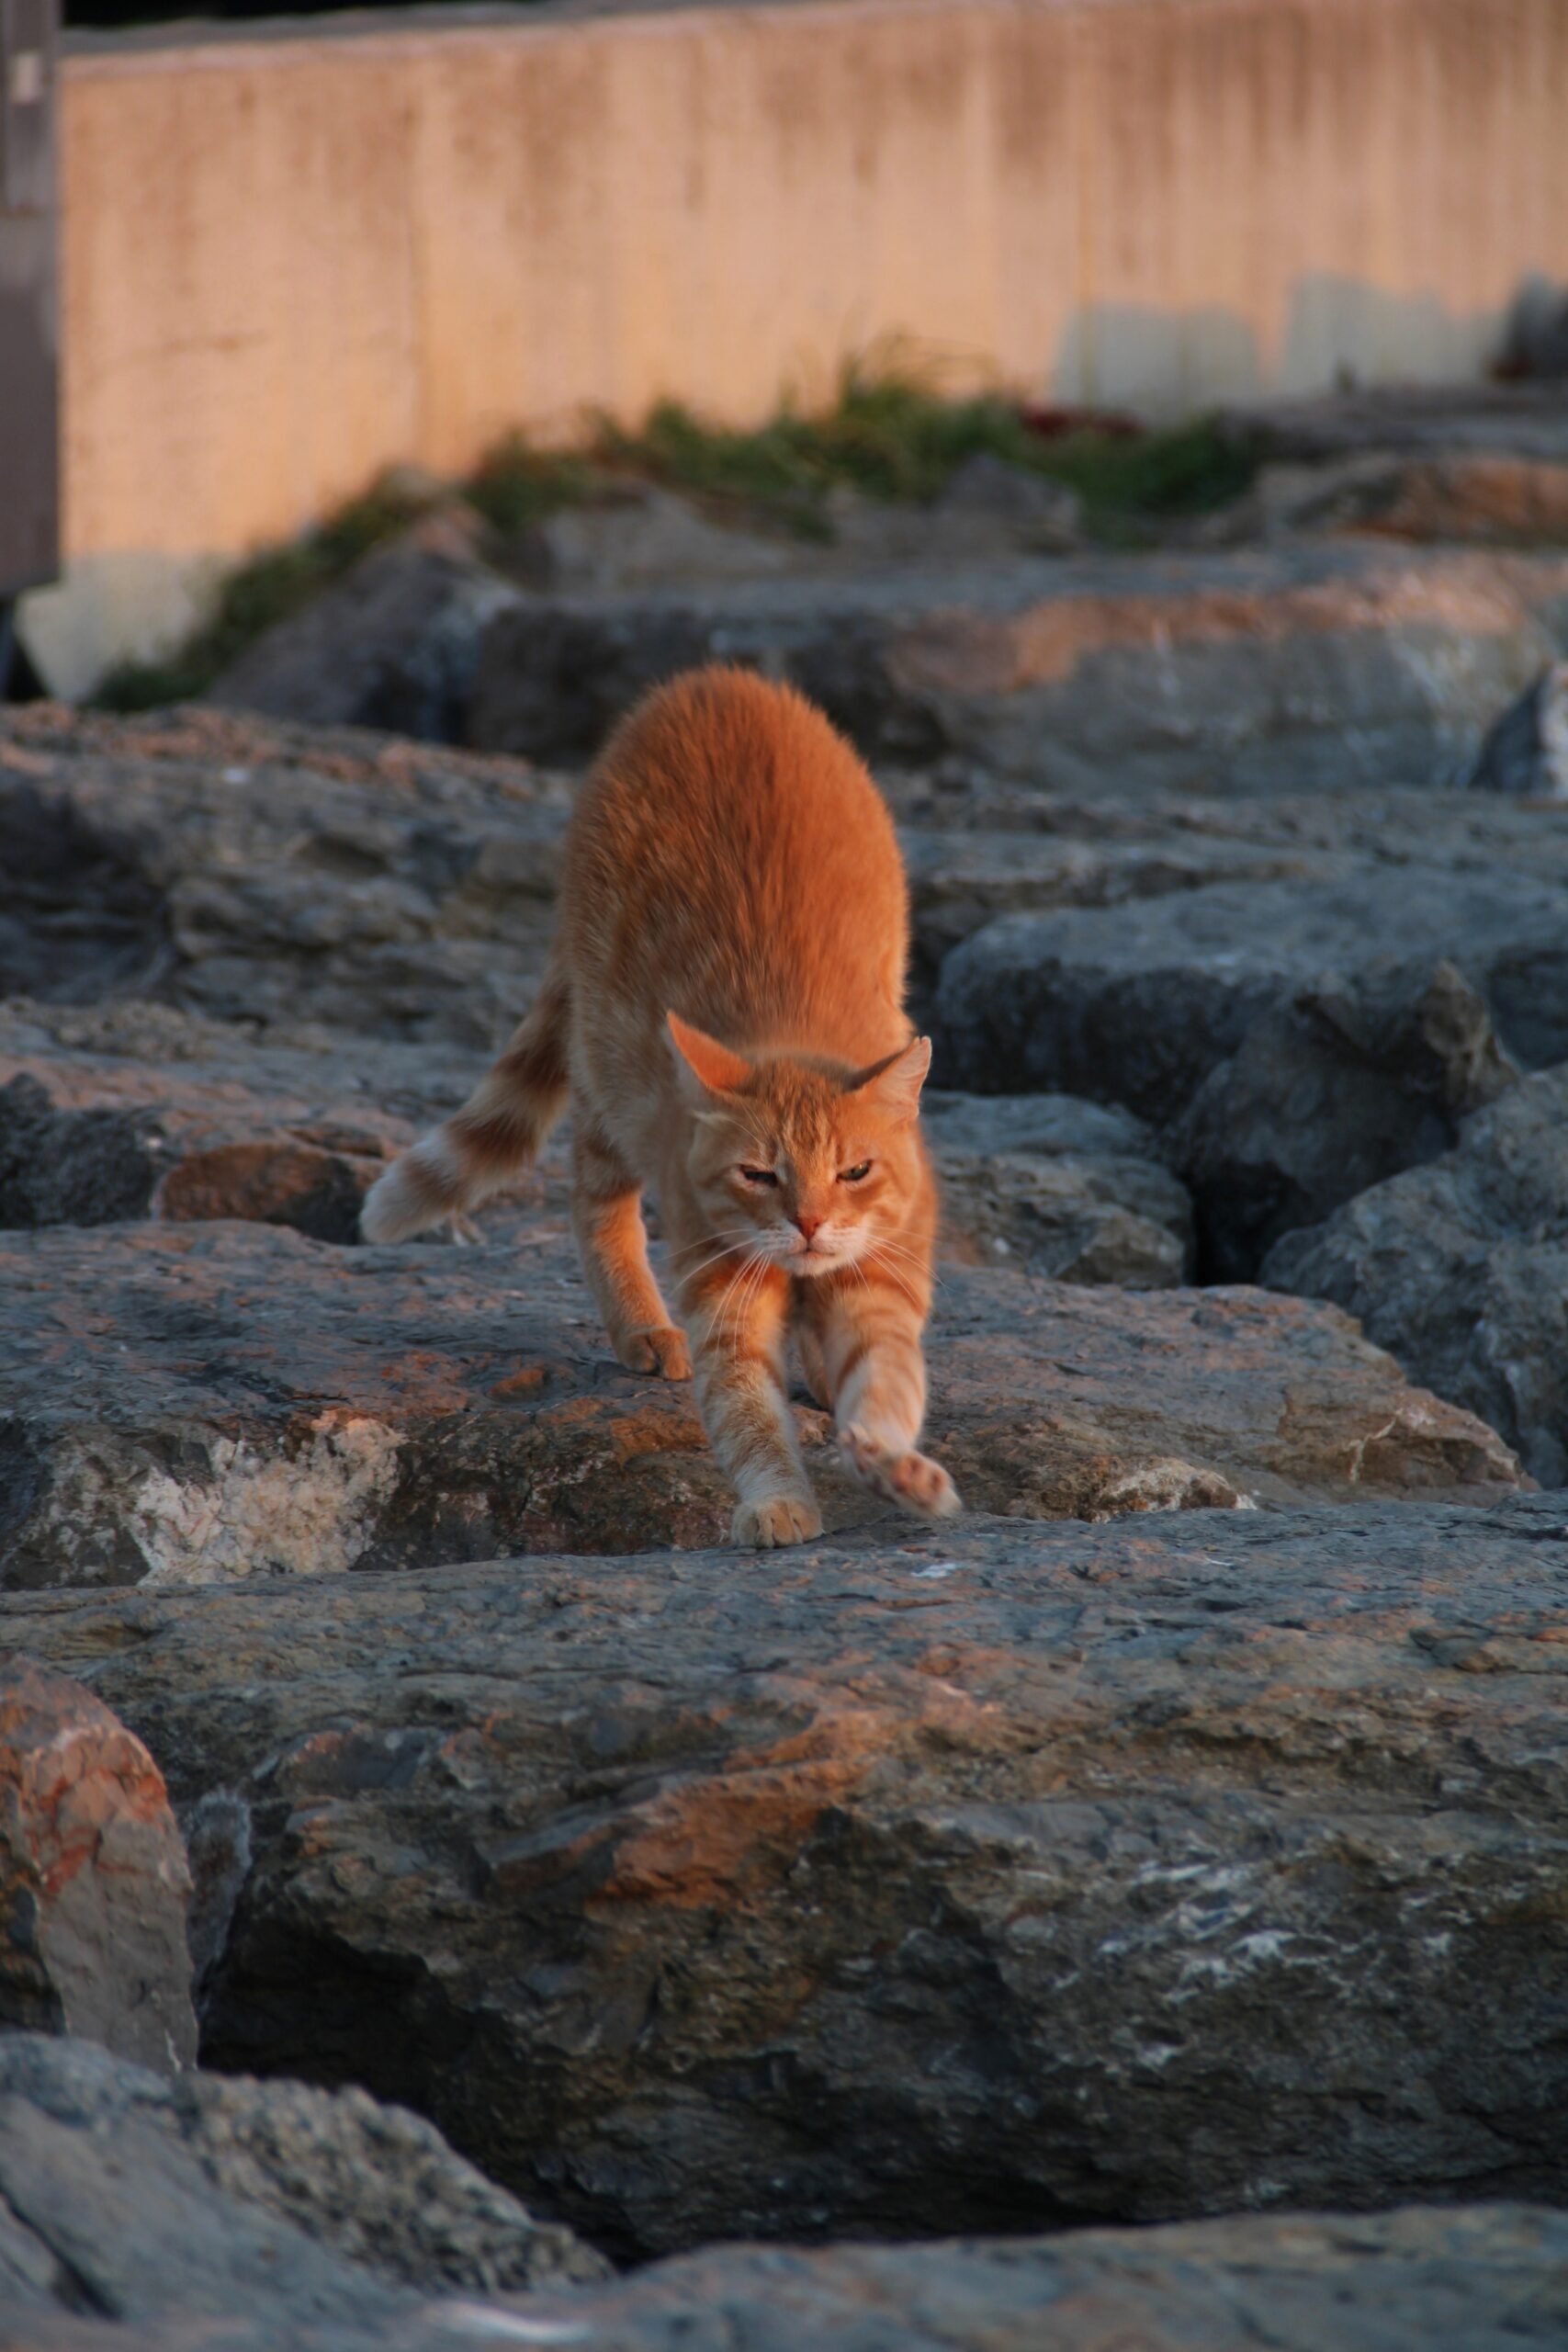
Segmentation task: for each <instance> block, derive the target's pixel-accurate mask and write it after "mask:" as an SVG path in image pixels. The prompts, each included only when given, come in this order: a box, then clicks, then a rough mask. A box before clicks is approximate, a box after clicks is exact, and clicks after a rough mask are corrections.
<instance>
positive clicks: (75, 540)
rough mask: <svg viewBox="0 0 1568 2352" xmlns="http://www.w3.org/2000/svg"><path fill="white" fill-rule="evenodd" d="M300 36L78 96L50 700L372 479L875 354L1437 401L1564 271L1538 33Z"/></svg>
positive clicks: (871, 16)
mask: <svg viewBox="0 0 1568 2352" xmlns="http://www.w3.org/2000/svg"><path fill="white" fill-rule="evenodd" d="M345 24H352V25H353V26H354V29H352V30H348V29H345V28H344V26H345ZM62 108H63V121H62V154H63V239H64V245H63V260H64V288H65V292H64V304H65V309H64V334H63V356H64V439H65V537H66V545H67V549H68V554H69V560H70V565H71V573H70V584H69V591H68V592H61V591H51V592H47V593H46V594H45V595H44V596H43V597H42V598H40V599H39V600H37V601H36V602H35V603H34V604H33V605H32V606H31V608H30V611H29V614H28V629H29V633H30V640H31V642H32V644H33V647H34V649H35V652H36V653H37V655H38V656H39V657H40V658H41V659H42V661H43V662H44V663H45V665H46V667H47V668H48V669H49V671H50V673H51V676H52V678H53V679H54V680H55V681H57V682H58V683H59V684H61V685H62V686H64V687H69V688H73V689H74V688H80V687H81V686H82V685H83V684H84V683H85V681H86V680H87V679H88V678H89V677H90V676H91V675H92V674H93V673H94V672H95V671H96V669H97V668H98V667H99V666H100V665H101V663H102V662H103V660H104V659H105V658H106V656H107V654H108V653H109V652H111V651H116V650H125V649H126V648H128V647H132V646H134V647H137V648H139V649H144V648H147V647H149V646H150V645H151V644H152V643H153V642H155V641H156V640H157V639H159V638H160V637H161V636H166V635H168V634H169V633H170V631H171V630H173V629H175V628H177V627H179V626H180V625H181V624H182V623H183V622H184V621H185V620H186V619H187V618H188V616H189V615H190V612H191V610H192V608H193V606H192V599H193V597H196V598H199V595H200V594H201V592H202V590H203V587H204V583H205V582H207V581H208V580H209V578H210V576H211V573H212V569H213V566H214V564H215V563H216V562H217V561H219V560H232V559H233V558H234V557H235V556H236V555H238V554H239V553H241V552H243V551H244V550H246V549H249V548H254V547H255V546H257V545H258V544H260V543H262V542H265V541H266V540H268V539H272V538H276V537H281V536H285V535H287V534H289V533H292V532H294V531H296V530H298V529H299V527H300V526H303V525H305V524H307V523H309V522H310V520H311V519H312V517H314V516H316V515H319V514H321V511H322V510H323V509H324V508H326V507H328V506H330V505H332V504H333V503H334V502H336V501H339V500H341V499H343V498H344V497H345V496H347V495H349V494H351V493H353V492H355V491H356V490H358V489H360V488H362V487H363V486H364V484H365V483H366V482H367V480H368V479H369V478H370V476H372V475H373V474H374V473H375V471H376V470H377V469H378V467H380V466H382V465H384V464H385V463H387V462H389V461H390V460H394V459H399V458H414V459H418V460H420V461H422V462H423V463H424V464H426V465H428V466H431V467H434V468H436V469H441V470H448V469H451V470H456V469H461V468H464V467H466V466H468V465H469V464H470V463H471V462H472V461H473V460H474V459H475V458H477V457H478V456H479V454H480V453H481V452H482V451H483V450H484V448H485V447H487V445H488V444H490V443H491V442H492V441H493V440H494V439H495V438H496V437H497V435H500V434H502V432H504V431H505V430H506V429H507V428H508V427H509V426H512V425H514V424H525V425H527V426H529V427H530V428H533V429H536V430H539V431H542V432H545V433H549V434H556V435H559V434H562V433H566V432H569V431H570V428H571V426H572V424H573V421H574V419H575V418H576V417H577V415H578V414H579V413H580V412H581V409H582V407H583V406H584V404H593V405H598V406H601V407H604V408H607V409H610V410H612V411H614V412H615V413H616V414H617V415H619V416H620V417H622V418H624V419H626V420H630V421H635V420H636V419H637V418H638V417H639V416H640V415H641V414H642V413H644V412H645V411H646V410H647V408H648V406H649V403H650V402H651V401H654V400H656V399H658V398H659V397H660V395H664V394H673V395H676V396H678V397H681V398H682V399H685V400H687V401H691V402H693V403H694V404H696V405H698V406H700V407H701V408H702V409H704V410H705V411H707V412H709V413H712V414H714V415H716V416H718V417H722V418H726V419H729V420H734V421H745V420H749V419H754V418H758V417H761V415H763V414H764V413H766V412H767V411H768V410H769V409H770V408H771V407H772V406H773V404H774V402H775V401H776V400H777V399H778V396H779V394H780V392H781V390H784V389H785V388H786V387H788V388H794V389H795V390H797V391H799V392H801V393H803V394H804V395H806V396H807V397H810V396H812V395H813V394H816V393H819V392H826V391H827V390H829V388H830V385H831V381H832V378H833V375H834V371H835V369H836V368H837V366H838V364H839V362H840V360H841V359H842V358H843V357H844V356H847V355H851V354H856V353H864V352H866V351H867V350H869V349H872V348H874V347H875V346H876V345H878V344H879V343H880V342H882V341H883V340H884V339H886V338H891V337H898V336H903V337H907V338H909V339H910V340H911V342H912V343H913V344H914V345H918V346H919V349H921V350H922V351H923V352H925V353H927V354H936V355H940V356H941V357H942V359H943V360H944V362H946V363H947V364H948V365H949V367H950V368H951V370H952V377H953V382H954V383H955V384H966V383H977V382H981V381H991V380H998V379H999V380H1000V381H1002V382H1004V383H1006V384H1009V385H1015V386H1018V387H1021V388H1025V389H1027V390H1031V391H1032V392H1034V393H1037V394H1041V393H1047V392H1050V393H1055V394H1056V395H1059V396H1060V397H1062V398H1063V399H1066V400H1073V401H1079V400H1093V401H1114V402H1118V403H1122V402H1125V403H1132V404H1135V405H1137V406H1139V407H1142V408H1145V409H1148V410H1150V411H1161V410H1164V411H1170V410H1175V409H1183V408H1189V407H1191V406H1193V405H1195V404H1201V403H1202V402H1205V401H1213V400H1215V399H1218V398H1221V397H1224V398H1231V397H1237V396H1249V395H1252V394H1255V393H1262V392H1268V391H1269V390H1276V389H1278V390H1301V389H1305V388H1311V387H1314V386H1319V385H1325V384H1327V383H1329V382H1331V381H1332V380H1333V379H1334V376H1335V373H1336V371H1337V369H1338V368H1342V367H1348V368H1354V369H1355V370H1356V371H1357V373H1358V374H1359V375H1361V376H1363V377H1387V376H1392V375H1408V376H1416V377H1428V378H1430V377H1439V376H1452V375H1455V374H1460V373H1465V372H1469V371H1472V370H1473V369H1474V368H1476V367H1477V365H1478V364H1479V362H1480V360H1481V358H1482V356H1483V354H1484V352H1485V351H1486V349H1487V347H1488V346H1489V345H1490V344H1491V342H1492V341H1493V339H1494V337H1495V331H1496V325H1497V322H1498V318H1499V315H1500V312H1501V311H1502V310H1503V308H1504V307H1505V305H1506V301H1507V299H1508V297H1509V295H1510V293H1511V292H1512V290H1513V289H1514V288H1515V287H1516V285H1517V282H1518V280H1519V279H1520V277H1522V276H1523V275H1524V274H1525V273H1526V272H1527V271H1531V270H1544V271H1547V272H1549V273H1554V274H1556V275H1558V276H1563V275H1568V0H793V5H780V6H729V7H713V8H686V9H682V10H679V11H675V12H671V13H660V14H654V13H645V14H615V15H570V16H553V17H552V16H549V15H546V14H543V13H541V12H539V11H536V10H531V11H523V12H518V13H517V14H516V15H513V16H509V17H504V18H502V19H500V20H496V21H490V22H478V23H476V22H462V23H453V22H452V21H451V20H450V19H448V20H447V22H446V23H445V24H442V25H441V26H439V27H438V28H437V27H433V26H431V25H430V24H429V23H419V24H392V23H389V22H388V21H387V20H386V19H378V18H360V19H356V20H342V21H340V23H339V24H338V25H337V26H336V27H335V28H333V27H332V26H331V23H330V20H329V27H328V28H327V29H324V30H323V29H321V20H320V19H316V20H312V21H311V23H310V27H309V28H295V27H294V26H290V25H281V26H277V27H275V28H269V29H268V30H267V32H266V33H265V35H262V36H253V35H246V34H241V35H239V36H238V37H235V38H232V39H230V38H227V37H225V38H222V39H220V40H210V39H209V40H197V41H192V40H163V41H160V42H156V43H153V44H150V45H148V44H144V45H98V46H95V47H94V48H93V49H92V50H91V51H87V52H80V51H79V52H78V53H77V54H75V55H73V57H72V58H71V59H70V61H69V62H68V64H67V68H66V72H65V77H64V83H63V90H62Z"/></svg>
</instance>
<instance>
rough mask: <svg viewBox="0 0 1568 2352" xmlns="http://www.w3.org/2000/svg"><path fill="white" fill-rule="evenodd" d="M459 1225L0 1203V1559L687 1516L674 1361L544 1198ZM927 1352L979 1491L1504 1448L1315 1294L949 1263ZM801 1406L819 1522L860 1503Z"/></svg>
mask: <svg viewBox="0 0 1568 2352" xmlns="http://www.w3.org/2000/svg"><path fill="white" fill-rule="evenodd" d="M489 1229H490V1230H491V1232H493V1233H494V1234H495V1237H496V1238H495V1239H494V1240H493V1241H492V1242H491V1243H490V1244H489V1245H487V1246H481V1247H479V1248H470V1249H467V1250H455V1249H451V1248H443V1247H440V1246H428V1245H416V1246H413V1247H411V1248H403V1249H398V1250H369V1249H360V1250H340V1249H335V1248H333V1247H332V1246H331V1245H329V1244H325V1243H321V1242H312V1241H310V1240H309V1239H306V1238H303V1237H301V1236H300V1235H298V1234H296V1233H294V1232H291V1231H288V1229H286V1228H283V1227H269V1226H265V1225H260V1226H244V1225H235V1224H225V1223H214V1224H205V1225H190V1226H186V1227H178V1228H172V1227H158V1226H118V1227H98V1228H96V1229H93V1230H82V1231H79V1230H74V1229H72V1228H69V1227H53V1228H51V1229H49V1230H45V1231H39V1232H15V1233H4V1234H0V1344H3V1345H4V1348H5V1351H6V1362H7V1363H8V1366H9V1369H10V1381H11V1385H10V1398H11V1402H10V1404H9V1407H8V1409H7V1411H6V1417H5V1419H4V1420H3V1421H0V1585H3V1586H5V1587H6V1588H9V1589H17V1587H31V1586H44V1585H56V1584H101V1583H109V1584H122V1583H137V1582H141V1581H142V1580H143V1579H150V1580H152V1582H154V1583H167V1584H179V1585H187V1584H206V1583H211V1582H215V1581H222V1580H225V1579H229V1578H232V1577H247V1576H251V1575H254V1574H257V1573H263V1574H277V1573H285V1574H314V1573H319V1572H321V1571H331V1570H338V1569H345V1568H350V1567H355V1566H358V1567H367V1568H368V1567H398V1566H411V1565H414V1564H418V1563H423V1562H429V1561H434V1560H452V1559H464V1558H472V1557H475V1556H483V1555H493V1554H496V1553H499V1552H503V1551H562V1550H564V1551H586V1552H596V1551H635V1550H641V1549H646V1548H649V1547H650V1546H664V1545H670V1544H676V1545H694V1544H710V1543H714V1542H716V1541H718V1540H719V1538H720V1537H721V1535H722V1533H723V1532H724V1531H725V1529H726V1528H727V1527H728V1516H729V1510H730V1505H731V1500H732V1498H731V1497H730V1494H729V1491H728V1487H726V1485H725V1482H724V1480H723V1478H722V1476H721V1475H720V1473H719V1471H718V1468H717V1465H716V1463H715V1462H714V1460H713V1458H712V1455H711V1453H710V1452H709V1450H708V1446H707V1443H706V1441H705V1437H704V1434H703V1431H702V1428H701V1425H700V1423H699V1421H698V1419H697V1417H696V1413H695V1410H694V1406H693V1403H692V1395H691V1390H690V1388H689V1386H687V1385H683V1384H682V1385H677V1384H673V1383H670V1382H663V1381H652V1380H648V1379H645V1378H641V1377H638V1376H637V1375H635V1374H631V1373H627V1372H625V1371H623V1370H622V1369H621V1368H620V1367H619V1366H618V1365H617V1364H615V1363H614V1361H613V1360H612V1359H611V1357H610V1356H609V1353H608V1349H607V1345H606V1342H605V1340H604V1336H603V1332H602V1329H601V1327H600V1324H599V1320H598V1317H597V1315H596V1313H595V1311H594V1309H593V1307H592V1302H591V1301H590V1299H589V1298H588V1295H587V1293H586V1290H585V1288H584V1285H583V1283H582V1280H581V1274H580V1272H579V1271H578V1267H577V1262H576V1257H575V1253H574V1251H573V1250H572V1247H571V1243H570V1238H569V1236H568V1233H567V1230H566V1219H565V1216H564V1211H562V1212H558V1213H556V1214H552V1213H551V1211H550V1208H549V1206H548V1204H546V1205H545V1206H544V1207H542V1208H539V1209H536V1210H533V1211H521V1212H516V1213H513V1215H511V1216H504V1215H502V1216H498V1217H497V1218H495V1219H494V1220H493V1222H492V1224H491V1227H490V1228H489ZM930 1356H931V1382H932V1399H933V1401H932V1407H931V1416H930V1421H929V1434H930V1441H931V1446H932V1449H933V1451H934V1452H935V1453H937V1454H938V1455H939V1456H940V1457H941V1458H942V1460H944V1461H945V1462H947V1463H948V1464H951V1466H952V1469H953V1475H954V1476H955V1477H956V1479H957V1480H958V1484H959V1487H960V1490H961V1492H963V1493H964V1495H965V1496H966V1498H967V1499H968V1501H969V1502H970V1504H971V1505H972V1506H973V1507H976V1508H979V1509H982V1510H1002V1511H1013V1512H1018V1513H1021V1514H1022V1515H1024V1516H1026V1517H1039V1518H1058V1517H1062V1516H1075V1517H1084V1518H1100V1517H1103V1516H1106V1515H1108V1514H1111V1513H1115V1512H1120V1511H1125V1510H1151V1509H1164V1508H1168V1507H1171V1506H1178V1505H1198V1506H1208V1505H1231V1506H1234V1505H1235V1504H1237V1503H1238V1502H1246V1501H1248V1500H1252V1499H1259V1500H1262V1501H1265V1502H1275V1503H1279V1502H1287V1501H1291V1500H1292V1499H1300V1498H1303V1496H1310V1495H1333V1496H1337V1497H1339V1498H1343V1499H1347V1500H1348V1499H1351V1498H1359V1495H1360V1494H1361V1493H1362V1492H1363V1491H1366V1490H1369V1489H1371V1490H1373V1491H1380V1492H1385V1493H1395V1494H1407V1493H1429V1492H1432V1491H1449V1492H1453V1493H1456V1494H1461V1495H1464V1496H1466V1497H1469V1498H1475V1499H1485V1498H1488V1497H1490V1496H1495V1494H1497V1493H1498V1492H1500V1491H1502V1490H1504V1489H1506V1488H1509V1487H1514V1486H1517V1482H1518V1478H1519V1475H1520V1474H1519V1471H1518V1467H1517V1464H1516V1463H1515V1461H1514V1459H1513V1457H1512V1455H1511V1454H1510V1453H1508V1451H1507V1449H1506V1447H1505V1446H1503V1445H1502V1444H1501V1443H1500V1442H1499V1441H1498V1440H1497V1439H1496V1438H1495V1435H1494V1434H1493V1432H1492V1431H1491V1430H1489V1429H1488V1428H1487V1427H1486V1426H1485V1425H1484V1423H1483V1422H1481V1421H1478V1420H1476V1419H1473V1418H1472V1416H1471V1415H1469V1414H1467V1413H1464V1412H1462V1411H1460V1410H1458V1409H1456V1408H1453V1407H1451V1406H1448V1405H1444V1404H1440V1403H1439V1402H1438V1400H1437V1398H1435V1397H1431V1396H1428V1395H1427V1393H1426V1392H1425V1391H1423V1390H1420V1389H1414V1388H1411V1387H1410V1386H1409V1385H1407V1384H1406V1382H1405V1380H1404V1375H1403V1374H1401V1372H1400V1371H1399V1369H1398V1367H1397V1365H1396V1364H1395V1363H1393V1359H1392V1358H1391V1357H1389V1356H1386V1355H1384V1354H1382V1352H1381V1351H1378V1350H1377V1349H1374V1348H1371V1347H1369V1346H1368V1345H1367V1343H1366V1342H1365V1341H1364V1340H1361V1339H1360V1338H1359V1336H1358V1335H1357V1333H1356V1330H1355V1328H1354V1326H1353V1325H1352V1324H1350V1323H1349V1322H1348V1319H1347V1318H1346V1317H1344V1316H1343V1315H1341V1314H1340V1313H1339V1311H1338V1310H1337V1309H1336V1308H1332V1307H1321V1306H1308V1305H1304V1304H1303V1303H1302V1302H1301V1301H1299V1300H1292V1299H1284V1298H1277V1297H1274V1296H1271V1295H1269V1294H1267V1293H1264V1292H1258V1291H1239V1292H1233V1293H1218V1292H1200V1293H1194V1292H1182V1291H1164V1292H1151V1293H1147V1294H1141V1295H1134V1294H1128V1293H1122V1292H1112V1291H1109V1290H1106V1291H1094V1290H1089V1289H1077V1288H1074V1287H1071V1286H1066V1285H1057V1284H1055V1283H1049V1282H1045V1281H1040V1280H1032V1279H1029V1278H1027V1277H1025V1276H1021V1275H1014V1274H1010V1273H1003V1272H996V1271H987V1272H979V1271H970V1270H967V1269H964V1268H961V1267H957V1266H953V1267H950V1268H949V1269H947V1271H946V1272H944V1274H943V1278H942V1289H941V1291H940V1293H939V1307H938V1313H937V1317H936V1320H935V1323H934V1325H933V1329H932V1333H931V1349H930ZM799 1409H800V1420H801V1429H802V1435H803V1438H804V1441H805V1443H806V1446H807V1456H808V1460H809V1462H810V1464H811V1468H812V1472H813V1476H814V1477H815V1478H816V1479H817V1480H818V1485H819V1489H820V1493H821V1496H822V1499H823V1502H824V1506H825V1509H826V1510H827V1511H828V1513H829V1523H830V1524H833V1525H838V1526H842V1525H847V1524H858V1523H863V1522H865V1521H867V1520H868V1519H872V1518H877V1517H886V1511H885V1509H884V1507H883V1506H881V1505H879V1504H877V1503H876V1502H875V1501H874V1499H873V1498H868V1497H867V1496H865V1495H864V1494H863V1492H862V1491H861V1490H860V1489H858V1488H856V1487H852V1486H851V1485H850V1484H849V1483H848V1482H847V1481H846V1480H844V1479H843V1478H842V1477H841V1476H840V1474H839V1473H838V1472H837V1470H836V1467H835V1466H834V1465H835V1455H834V1453H833V1449H832V1446H831V1439H830V1428H829V1421H828V1418H827V1416H826V1415H825V1414H822V1413H820V1412H818V1410H817V1409H816V1408H812V1407H810V1406H809V1405H807V1404H805V1403H803V1404H802V1405H801V1407H800V1408H799ZM899 1523H900V1524H902V1523H903V1522H899Z"/></svg>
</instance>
